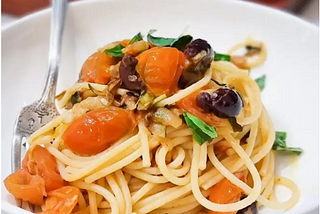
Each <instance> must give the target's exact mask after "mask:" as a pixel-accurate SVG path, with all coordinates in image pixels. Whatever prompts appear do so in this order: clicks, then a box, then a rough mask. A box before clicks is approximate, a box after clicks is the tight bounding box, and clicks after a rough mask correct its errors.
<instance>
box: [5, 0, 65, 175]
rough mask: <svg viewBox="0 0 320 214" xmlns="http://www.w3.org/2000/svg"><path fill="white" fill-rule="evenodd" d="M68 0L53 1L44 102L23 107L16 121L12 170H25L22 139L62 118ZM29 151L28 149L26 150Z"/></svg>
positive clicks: (43, 93)
mask: <svg viewBox="0 0 320 214" xmlns="http://www.w3.org/2000/svg"><path fill="white" fill-rule="evenodd" d="M67 3H68V0H52V17H51V32H50V49H49V62H48V70H47V74H46V82H45V85H44V88H43V92H42V95H41V97H40V99H39V100H38V101H36V102H34V103H32V104H31V105H27V106H25V107H23V108H22V110H21V111H20V114H19V116H18V118H17V120H16V122H15V126H14V131H13V142H12V148H11V170H12V172H15V171H17V170H18V169H20V168H21V151H22V140H23V138H28V137H29V136H30V135H31V134H32V133H33V132H35V131H36V130H38V129H39V128H41V127H42V126H43V125H45V124H46V123H48V122H49V121H50V120H52V119H53V118H54V117H56V116H57V115H59V113H58V111H57V109H56V107H55V104H54V99H55V92H56V86H57V79H58V71H59V63H60V53H61V42H62V32H63V28H64V22H65V16H66V11H67ZM26 149H27V148H26Z"/></svg>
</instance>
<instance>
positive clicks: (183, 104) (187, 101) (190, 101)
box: [177, 90, 224, 126]
mask: <svg viewBox="0 0 320 214" xmlns="http://www.w3.org/2000/svg"><path fill="white" fill-rule="evenodd" d="M200 92H201V90H198V91H195V92H193V93H192V94H190V95H189V96H187V97H185V98H183V99H182V100H180V101H178V102H177V106H178V107H180V108H181V109H183V110H185V111H187V112H189V113H190V114H192V115H194V116H196V117H198V118H200V119H201V120H203V121H204V122H206V123H208V124H209V125H212V126H220V125H222V124H224V120H223V119H221V118H219V117H217V116H216V115H215V114H213V113H204V112H203V110H202V109H201V108H200V107H199V106H198V105H197V101H196V98H197V96H198V94H199V93H200Z"/></svg>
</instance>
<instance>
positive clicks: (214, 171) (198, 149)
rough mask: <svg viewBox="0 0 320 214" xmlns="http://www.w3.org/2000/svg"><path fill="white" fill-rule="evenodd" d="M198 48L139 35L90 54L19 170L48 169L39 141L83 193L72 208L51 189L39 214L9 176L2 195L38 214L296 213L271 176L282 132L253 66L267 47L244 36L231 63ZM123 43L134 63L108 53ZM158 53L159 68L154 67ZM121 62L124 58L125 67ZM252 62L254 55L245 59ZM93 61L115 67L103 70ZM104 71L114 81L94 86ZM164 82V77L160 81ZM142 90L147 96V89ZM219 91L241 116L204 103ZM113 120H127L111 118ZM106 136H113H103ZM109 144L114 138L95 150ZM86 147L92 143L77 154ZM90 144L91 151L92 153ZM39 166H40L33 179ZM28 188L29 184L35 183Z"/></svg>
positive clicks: (277, 179) (278, 179)
mask: <svg viewBox="0 0 320 214" xmlns="http://www.w3.org/2000/svg"><path fill="white" fill-rule="evenodd" d="M137 36H138V35H137ZM135 38H136V37H135ZM155 38H157V37H155ZM153 41H154V40H153ZM203 41H204V40H201V41H200V40H199V39H198V40H194V41H192V42H190V41H188V43H189V42H190V43H189V44H187V46H186V47H184V48H183V50H184V53H183V52H181V51H179V50H178V49H177V47H152V48H150V46H162V45H161V44H160V43H157V44H158V45H154V44H152V45H151V44H150V43H152V42H150V41H149V43H148V42H145V41H143V40H142V39H140V40H137V41H134V42H132V40H131V42H129V41H128V40H123V41H121V42H116V43H115V44H114V45H112V46H111V47H113V48H111V49H110V47H109V49H107V50H104V49H101V50H100V52H97V53H95V54H94V55H93V56H91V57H90V58H89V59H88V60H87V61H86V63H85V65H84V67H83V68H82V79H81V81H80V82H78V83H76V84H75V85H74V86H72V87H71V88H70V89H69V90H67V91H66V92H65V93H64V94H62V95H61V96H60V97H59V98H58V101H57V103H58V105H59V111H60V112H61V115H60V116H58V117H57V118H55V119H54V120H53V121H51V122H50V123H49V124H47V125H45V126H44V127H42V128H41V129H39V130H38V131H36V132H35V133H33V134H32V135H31V136H30V138H29V144H30V148H31V149H30V151H29V152H28V154H27V156H28V160H26V161H24V162H25V164H26V165H25V168H23V169H22V170H25V171H28V172H29V173H30V176H31V177H30V179H35V176H38V174H39V175H40V177H41V176H42V175H43V173H41V170H40V168H37V167H40V166H41V163H40V162H37V161H36V160H33V158H34V157H33V156H32V151H33V149H34V148H36V147H37V146H39V145H40V146H42V147H44V148H45V150H46V151H47V152H48V157H49V156H50V157H52V158H54V160H55V161H56V163H57V166H56V169H53V171H54V170H56V171H57V172H58V174H59V175H60V176H61V178H62V179H63V180H64V181H65V184H64V186H67V187H69V188H75V189H78V190H80V191H79V192H78V193H77V194H75V195H73V196H72V197H71V198H72V199H74V202H72V204H71V205H70V203H71V198H69V196H68V194H69V193H68V192H63V193H62V195H63V197H62V196H61V197H62V198H59V197H57V196H52V193H51V192H49V191H48V189H47V186H45V190H44V191H45V192H46V193H45V194H44V196H46V199H45V201H44V202H43V201H41V200H40V202H39V203H34V202H33V204H36V207H37V209H35V208H34V207H33V205H31V206H30V204H28V203H26V201H29V202H32V201H31V200H30V199H29V198H28V197H24V196H20V195H17V194H16V193H15V189H14V188H19V185H18V184H16V183H15V181H13V180H12V178H10V176H9V177H8V178H7V179H6V181H5V184H6V187H7V189H8V190H9V191H10V192H11V193H12V194H13V195H15V196H16V197H18V198H22V199H23V200H24V201H23V204H24V206H23V207H24V208H25V209H28V210H33V211H35V210H39V209H40V208H39V207H40V206H39V205H42V206H41V208H42V212H43V213H56V212H57V211H61V212H60V213H77V214H85V213H91V214H98V213H99V214H100V213H112V214H131V213H136V214H144V213H152V214H158V213H159V214H160V213H168V214H169V213H170V214H171V213H174V214H177V213H190V214H191V213H207V212H208V211H209V213H211V214H214V213H218V212H219V213H220V212H222V213H236V212H238V211H239V212H240V211H241V210H242V209H244V208H247V207H250V206H253V205H255V204H256V203H255V202H256V201H257V202H258V206H259V207H261V206H266V207H270V208H272V209H278V210H286V209H290V208H292V207H293V206H294V205H295V204H296V203H297V202H298V200H299V196H300V194H299V190H298V188H297V186H296V185H295V184H294V183H293V182H292V181H291V180H289V179H287V178H283V177H278V176H276V175H275V173H274V168H275V154H274V151H272V147H273V145H274V142H275V130H274V128H273V125H272V122H271V119H270V117H269V116H268V114H267V111H266V110H265V108H264V107H263V105H262V103H261V98H260V88H259V86H258V85H257V83H256V82H255V81H254V80H253V79H251V78H250V76H249V70H248V69H250V68H254V67H257V66H259V65H261V64H263V62H264V60H265V59H266V55H267V51H266V47H265V45H264V44H263V43H261V42H258V41H255V40H248V41H246V42H244V43H241V44H239V45H236V46H235V47H234V48H232V49H231V50H230V51H229V54H230V55H223V54H217V53H215V56H213V54H212V53H210V51H211V52H212V50H209V48H210V49H211V47H210V45H209V44H207V43H204V42H203ZM197 42H201V44H202V45H203V44H207V45H208V46H206V47H205V48H203V49H202V50H200V51H199V50H198V52H197V53H196V54H194V55H192V54H190V53H191V52H192V51H195V50H196V49H197V48H195V47H198V48H199V47H200V46H201V45H200V44H199V46H195V44H196V43H197ZM163 46H169V45H163ZM117 47H120V48H121V47H122V48H125V51H126V55H127V54H128V53H129V54H128V55H131V56H130V57H131V58H129V57H126V55H125V56H122V55H121V56H117V55H115V52H112V51H114V50H115V48H117ZM248 47H250V48H249V49H250V50H248V53H247V54H246V55H244V56H235V57H236V58H235V60H234V59H233V56H234V55H233V54H234V53H235V52H237V51H238V50H239V49H241V48H247V49H248ZM192 48H195V50H193V49H192ZM191 49H192V50H191ZM123 50H124V49H123ZM188 51H189V52H188ZM108 54H109V55H108ZM154 54H155V55H154ZM210 54H211V55H210ZM153 56H158V58H159V60H158V61H157V60H154V59H151V58H152V57H153ZM164 56H168V57H171V58H173V59H174V60H175V61H174V62H170V63H171V64H170V63H167V62H166V61H161V59H160V58H161V57H164ZM208 56H211V58H212V60H210V61H209V64H208V62H206V63H207V67H206V66H205V65H204V64H203V63H205V62H204V61H203V60H204V59H205V58H206V57H208ZM119 57H122V59H121V60H120V61H119ZM226 57H227V58H226ZM228 57H229V58H230V59H229V60H228ZM241 57H242V58H241ZM250 57H255V58H256V59H255V60H254V61H250V60H249V59H248V58H250ZM171 58H170V59H171ZM239 59H241V60H239ZM126 60H127V61H126ZM152 60H154V61H152ZM165 60H169V58H165ZM169 61H170V60H169ZM185 61H186V62H187V63H184V62H185ZM97 63H107V64H108V65H106V64H103V66H102V65H100V67H98V65H97ZM130 63H131V64H130ZM141 63H142V64H141ZM166 63H167V64H169V65H167V64H166ZM199 63H202V64H201V66H203V67H205V70H203V71H202V74H201V72H200V78H199V77H195V76H196V75H199V74H198V73H197V72H198V71H195V70H196V69H199V65H200V64H199ZM160 64H162V65H161V66H162V67H161V66H160ZM130 66H131V67H130ZM157 66H160V67H159V69H158V70H157V69H155V68H154V67H157ZM188 66H189V67H188ZM201 66H200V67H201ZM102 68H103V69H104V70H103V71H104V72H105V71H108V72H109V73H108V74H103V75H105V76H104V78H100V79H99V78H98V79H97V80H96V81H95V80H93V79H92V78H93V76H94V75H96V76H99V75H100V76H101V75H102V74H101V72H102V71H101V69H102ZM181 68H182V70H181ZM86 69H87V70H86ZM143 69H144V70H143ZM161 69H166V71H163V70H161ZM179 69H180V70H179ZM192 69H193V70H192ZM190 70H192V71H190ZM87 71H90V72H91V73H90V72H87ZM114 71H118V72H114ZM94 72H96V73H94ZM159 72H160V73H159ZM163 72H167V73H165V74H163ZM168 72H169V73H168ZM186 72H194V73H196V75H195V76H193V77H192V78H193V79H194V80H188V81H189V83H188V84H186V85H184V86H182V87H181V86H180V83H181V82H180V81H181V79H182V77H184V78H185V77H187V76H188V75H187V74H186ZM93 73H94V74H93ZM126 74H127V76H125V75H126ZM90 75H91V76H90ZM148 75H149V76H148ZM152 75H158V76H152ZM163 75H165V76H163ZM170 75H171V76H172V75H173V77H172V78H171V77H169V76H170ZM180 75H181V77H180ZM184 75H185V76H184ZM190 75H191V74H190ZM191 76H192V75H191ZM179 77H180V80H179ZM126 78H127V79H126ZM152 78H156V80H155V79H152ZM161 78H165V79H166V81H162V82H161ZM170 78H171V79H170ZM159 79H160V80H159ZM98 80H99V81H98ZM119 80H120V81H119ZM178 80H179V83H178ZM157 81H159V82H157ZM188 81H187V82H188ZM190 81H193V82H192V83H191V84H190ZM121 82H122V84H121ZM139 84H140V85H139ZM177 84H178V85H179V88H178V86H177ZM181 84H182V83H181ZM142 87H144V89H145V92H141V91H140V92H141V93H140V92H139V90H140V89H141V88H142ZM217 91H219V93H220V92H221V93H222V92H223V93H226V94H224V95H223V96H225V97H227V96H231V95H230V93H233V92H236V93H235V94H236V95H234V96H233V98H232V99H231V98H230V99H231V100H232V101H234V99H236V98H237V97H236V96H239V97H238V98H239V99H240V100H238V101H237V102H240V104H241V105H239V108H240V111H239V112H238V113H236V114H237V115H235V116H234V117H231V116H228V115H230V114H231V113H230V111H231V110H232V109H231V110H230V109H229V110H230V111H229V110H228V111H225V112H223V109H224V108H227V107H223V108H222V107H221V108H220V107H219V106H218V107H216V106H209V104H208V103H201V99H202V98H201V96H208V97H207V98H206V99H207V100H208V99H209V100H210V99H211V98H212V97H213V98H214V96H218V95H219V94H218V92H217ZM139 93H140V94H139ZM214 93H216V94H214ZM135 94H138V96H136V95H135ZM212 94H213V95H212ZM209 95H211V96H212V97H210V96H209ZM199 96H200V97H199ZM219 96H220V95H219ZM117 97H121V99H120V100H117ZM225 97H222V98H221V99H224V98H225ZM213 98H212V99H213ZM227 98H228V97H227ZM192 99H193V102H191V101H192ZM203 99H204V100H205V98H203ZM219 99H220V98H219ZM228 99H229V98H228ZM228 99H227V100H226V101H225V102H229V101H230V99H229V100H228ZM199 100H200V101H199ZM210 102H211V104H212V103H214V102H216V103H218V102H220V100H218V101H217V100H214V99H213V101H210ZM217 105H218V104H217ZM232 105H234V106H236V105H238V104H237V103H233V104H232ZM132 106H133V108H132ZM123 107H125V108H126V109H123ZM205 107H206V108H205ZM106 109H107V110H106ZM119 109H121V110H119ZM199 109H200V110H199ZM217 109H218V110H217ZM106 111H108V114H107V113H106ZM132 113H133V114H134V116H133V118H134V119H132V115H131V114H132ZM110 114H112V115H113V116H112V117H110ZM119 115H120V116H119ZM226 115H227V116H226ZM117 117H121V118H120V119H119V120H118V121H116V122H115V123H112V124H111V122H109V121H112V119H114V118H117ZM83 118H86V120H85V126H84V128H83V129H81V130H79V129H78V128H79V127H80V125H79V124H80V123H81V120H83ZM182 118H184V119H183V120H182ZM232 118H234V120H233V123H232V122H230V121H231V120H230V119H232ZM90 121H91V122H90ZM92 121H93V122H92ZM132 121H134V122H132ZM100 122H101V124H100ZM229 122H230V123H229ZM234 122H235V124H234ZM75 124H76V125H75ZM77 124H78V125H77ZM97 124H98V125H99V124H100V126H98V125H97ZM199 124H200V125H199ZM87 126H88V127H90V133H93V134H92V135H90V136H89V137H86V136H84V135H81V138H78V137H77V136H76V135H75V133H80V132H86V130H87V129H86V127H87ZM94 127H98V128H96V129H94ZM203 127H205V128H203ZM239 127H241V128H240V129H237V128H239ZM70 130H71V131H70ZM97 130H98V131H97ZM99 130H100V131H103V130H105V131H106V132H107V134H105V137H103V136H104V135H103V134H101V133H100V132H99ZM110 130H111V131H110ZM119 130H120V131H121V130H122V131H123V132H120V131H119ZM119 133H122V134H119ZM69 135H70V136H71V137H68V136H69ZM97 136H98V137H97ZM96 138H98V140H96V141H95V139H96ZM70 139H73V140H74V142H73V141H72V142H71V140H70ZM111 139H112V140H111ZM202 139H205V140H203V141H202ZM102 141H103V142H109V141H110V142H109V143H106V145H102V146H100V147H98V146H97V145H98V144H99V143H101V142H102ZM95 142H96V143H95ZM84 144H85V145H89V147H88V148H87V147H86V148H85V149H80V148H79V147H81V146H82V145H84ZM90 146H92V147H94V146H96V147H95V148H94V149H95V150H92V151H93V152H91V151H90V149H91V147H90ZM39 154H40V153H39ZM33 155H34V156H35V155H36V154H33ZM32 164H34V165H32ZM32 167H35V168H37V170H36V171H32ZM11 176H12V175H11ZM28 179H29V178H28ZM45 182H46V180H45ZM46 184H47V183H46ZM277 184H280V185H284V186H285V187H287V188H289V189H290V190H291V192H292V196H291V198H290V199H289V200H288V201H286V202H279V201H278V200H276V196H275V193H274V187H275V185H277ZM23 185H26V186H28V187H30V188H31V187H32V185H31V183H30V182H29V183H26V184H23ZM39 188H40V187H39ZM225 188H227V190H228V191H229V193H227V192H228V191H227V192H226V191H225ZM58 190H59V189H58ZM54 191H57V190H54ZM41 194H42V193H41ZM228 194H231V195H228ZM41 197H43V196H41ZM53 197H56V198H55V200H56V201H57V200H58V201H60V202H61V203H60V204H62V205H57V204H56V208H50V206H51V205H50V203H55V202H53V201H54V200H52V198H53ZM228 197H229V199H227V200H225V198H228ZM57 198H58V199H57ZM68 203H69V205H66V204H68ZM68 206H69V207H68ZM57 207H58V208H57ZM66 207H67V208H68V209H67V208H66ZM40 213H41V212H40Z"/></svg>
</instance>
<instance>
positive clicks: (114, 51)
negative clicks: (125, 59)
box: [104, 44, 124, 57]
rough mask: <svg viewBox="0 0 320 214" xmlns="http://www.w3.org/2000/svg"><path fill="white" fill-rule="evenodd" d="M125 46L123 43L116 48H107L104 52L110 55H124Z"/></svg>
mask: <svg viewBox="0 0 320 214" xmlns="http://www.w3.org/2000/svg"><path fill="white" fill-rule="evenodd" d="M122 48H123V46H122V45H121V44H119V45H117V46H115V47H114V48H111V49H107V50H105V51H104V52H105V53H106V54H108V55H110V56H115V57H122V56H123V55H124V54H123V52H122Z"/></svg>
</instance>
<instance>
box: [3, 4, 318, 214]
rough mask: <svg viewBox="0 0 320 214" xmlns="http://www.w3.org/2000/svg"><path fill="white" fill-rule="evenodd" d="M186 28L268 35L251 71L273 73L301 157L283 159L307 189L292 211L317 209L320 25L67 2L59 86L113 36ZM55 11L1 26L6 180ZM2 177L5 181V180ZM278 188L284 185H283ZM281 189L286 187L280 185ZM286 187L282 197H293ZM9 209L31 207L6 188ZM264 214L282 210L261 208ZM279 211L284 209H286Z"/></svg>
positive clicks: (225, 10)
mask: <svg viewBox="0 0 320 214" xmlns="http://www.w3.org/2000/svg"><path fill="white" fill-rule="evenodd" d="M187 26H188V27H189V28H188V30H187V33H189V34H191V35H192V36H194V38H199V37H200V38H203V39H206V40H208V41H209V43H210V44H211V45H212V46H213V49H214V50H216V51H217V52H221V53H223V52H226V51H227V50H228V49H230V48H231V47H232V46H233V45H234V44H236V43H238V42H241V41H243V40H244V39H246V38H248V37H252V38H255V39H259V40H262V41H264V42H265V43H266V44H267V47H268V59H267V61H266V63H265V64H264V65H263V66H262V67H260V68H257V69H254V70H252V72H251V73H252V76H253V77H258V76H260V75H262V74H267V83H266V84H267V85H266V88H265V90H264V91H263V92H262V98H263V102H264V104H265V107H266V109H267V110H268V112H269V114H270V116H271V118H272V119H273V122H274V124H275V128H276V130H280V131H287V133H288V139H287V142H288V144H289V145H290V146H297V147H302V148H303V149H304V153H303V154H302V155H301V156H300V157H298V158H293V156H287V157H279V156H278V157H277V164H276V166H277V172H278V173H279V174H280V175H283V176H286V177H289V178H290V179H293V180H294V181H295V182H296V183H297V185H298V186H299V188H300V190H301V198H300V201H299V203H298V204H297V205H296V206H295V207H294V208H293V209H291V210H288V211H286V212H285V213H286V214H289V213H292V214H297V213H298V214H300V213H307V212H309V213H311V212H310V211H311V210H314V211H313V212H312V213H318V212H317V211H316V209H317V207H318V204H319V202H318V200H319V192H318V190H319V184H318V181H319V173H318V168H319V167H318V155H319V154H318V151H319V149H318V148H319V146H318V144H319V138H318V131H319V124H318V118H319V112H318V109H319V105H318V103H319V102H318V101H319V100H318V98H319V96H318V95H319V94H318V91H319V90H318V87H319V82H318V79H319V78H318V77H319V74H318V72H319V65H318V62H319V60H318V59H319V52H318V47H319V41H318V36H319V29H318V28H317V27H315V26H313V25H311V24H308V23H306V22H304V21H302V20H300V19H298V18H296V17H294V16H291V15H289V14H286V13H283V12H280V11H277V10H273V9H270V8H267V7H263V6H259V5H256V4H252V3H246V2H242V1H223V0H197V1H194V0H193V1H192V0H175V1H172V0H154V1H144V0H136V1H121V0H110V1H83V2H77V3H73V4H71V5H70V7H69V12H68V17H67V24H66V31H65V36H64V41H63V52H62V62H61V69H60V75H59V83H58V91H61V90H62V89H65V88H68V87H70V86H71V85H72V84H73V83H74V82H75V81H76V79H77V76H78V73H79V71H80V68H81V66H82V63H83V62H84V60H85V59H86V58H87V57H88V56H89V55H90V54H92V53H93V52H94V51H95V50H96V49H97V48H99V47H101V46H103V45H105V44H107V43H108V42H111V41H115V40H120V39H124V38H131V37H132V36H133V35H135V34H136V33H137V32H139V31H141V32H142V33H143V34H144V35H146V33H147V32H148V30H149V29H158V30H159V32H158V34H159V35H163V36H168V37H170V36H178V35H180V34H181V32H182V31H183V30H184V29H185V28H186V27H187ZM49 29H50V11H49V10H44V11H41V12H39V13H35V14H33V15H30V16H27V17H25V18H23V19H21V20H19V21H18V22H16V23H14V24H13V25H11V26H8V27H6V28H5V29H3V31H2V121H1V122H2V137H1V140H2V153H1V161H2V164H1V165H2V171H1V172H2V180H3V179H4V178H5V177H6V176H7V175H8V174H9V173H10V146H11V140H12V130H13V124H14V121H15V119H16V116H17V114H18V112H19V110H20V108H21V107H22V106H23V105H25V104H29V103H31V102H33V101H35V100H36V99H37V98H38V97H39V95H40V93H41V91H40V90H41V89H42V86H43V78H44V74H45V71H46V63H47V53H48V47H49ZM1 183H2V182H1ZM279 189H280V188H279ZM281 190H282V189H281ZM288 194H290V193H288V192H287V191H280V200H285V199H286V198H287V197H288ZM1 195H2V205H3V210H4V211H6V212H8V213H26V212H24V211H22V210H21V209H18V208H17V207H15V206H14V205H13V204H14V203H15V202H14V198H13V197H12V196H11V195H9V194H8V192H7V191H6V189H5V188H4V186H3V183H2V188H1ZM261 213H277V212H275V211H273V210H270V209H267V208H266V209H263V210H262V211H261ZM280 213H281V212H280Z"/></svg>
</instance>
